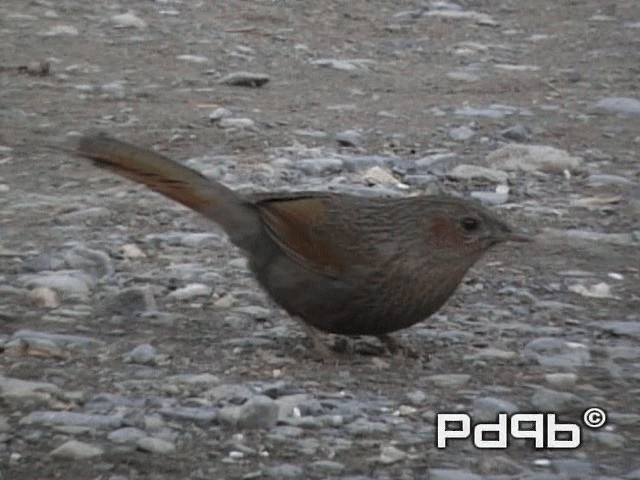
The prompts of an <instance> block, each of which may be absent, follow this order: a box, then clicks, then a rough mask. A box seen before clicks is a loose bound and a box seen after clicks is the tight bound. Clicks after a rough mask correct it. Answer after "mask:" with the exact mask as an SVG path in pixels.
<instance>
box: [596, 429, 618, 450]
mask: <svg viewBox="0 0 640 480" xmlns="http://www.w3.org/2000/svg"><path fill="white" fill-rule="evenodd" d="M588 438H589V440H590V441H591V440H594V441H596V442H597V443H599V444H600V445H602V446H603V447H606V448H608V449H611V450H619V449H621V448H624V446H625V444H626V443H627V442H626V440H625V438H624V437H623V436H622V435H620V434H618V433H614V432H603V431H598V432H593V433H591V434H590V435H589V437H588Z"/></svg>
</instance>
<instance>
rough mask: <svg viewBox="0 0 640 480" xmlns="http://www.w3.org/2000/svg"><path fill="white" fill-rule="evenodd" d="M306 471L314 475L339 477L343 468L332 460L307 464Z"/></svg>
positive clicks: (342, 465)
mask: <svg viewBox="0 0 640 480" xmlns="http://www.w3.org/2000/svg"><path fill="white" fill-rule="evenodd" d="M307 470H309V472H311V473H312V474H315V475H340V474H341V473H342V472H344V470H345V466H344V464H342V463H340V462H335V461H333V460H316V461H314V462H310V463H308V464H307Z"/></svg>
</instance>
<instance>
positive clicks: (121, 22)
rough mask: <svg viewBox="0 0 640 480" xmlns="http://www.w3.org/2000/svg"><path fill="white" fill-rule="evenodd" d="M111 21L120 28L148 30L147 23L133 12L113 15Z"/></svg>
mask: <svg viewBox="0 0 640 480" xmlns="http://www.w3.org/2000/svg"><path fill="white" fill-rule="evenodd" d="M111 21H112V22H113V23H114V24H115V26H116V27H119V28H139V29H141V30H144V29H145V28H147V22H145V21H144V20H143V19H141V18H140V17H138V16H137V15H135V14H134V13H133V12H126V13H121V14H118V15H113V16H112V17H111Z"/></svg>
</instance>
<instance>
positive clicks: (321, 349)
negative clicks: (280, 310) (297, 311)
mask: <svg viewBox="0 0 640 480" xmlns="http://www.w3.org/2000/svg"><path fill="white" fill-rule="evenodd" d="M295 319H296V321H297V322H298V324H299V325H300V326H301V327H302V329H303V330H304V333H305V334H306V335H307V338H308V339H309V343H310V344H311V348H310V350H311V353H312V354H313V356H315V357H316V358H317V359H318V360H335V358H336V355H335V353H334V352H332V351H331V349H330V348H329V347H327V346H326V345H325V344H324V342H323V341H322V338H321V337H320V335H319V334H318V332H317V330H316V329H315V328H313V327H312V326H311V325H309V324H308V323H306V322H305V321H304V320H302V319H301V318H299V317H295Z"/></svg>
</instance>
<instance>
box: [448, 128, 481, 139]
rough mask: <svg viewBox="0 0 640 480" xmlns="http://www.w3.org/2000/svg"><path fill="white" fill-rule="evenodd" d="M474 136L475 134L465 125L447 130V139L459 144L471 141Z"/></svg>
mask: <svg viewBox="0 0 640 480" xmlns="http://www.w3.org/2000/svg"><path fill="white" fill-rule="evenodd" d="M475 134H476V132H475V131H474V130H473V129H472V128H469V127H467V126H466V125H463V126H461V127H456V128H452V129H451V130H449V137H451V138H452V139H454V140H456V141H459V142H465V141H467V140H471V139H472V138H473V137H474V136H475Z"/></svg>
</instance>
